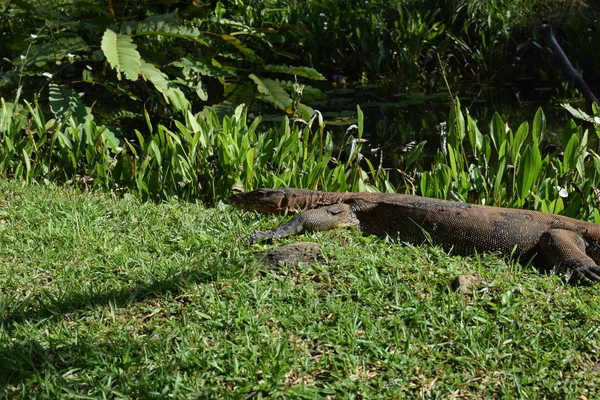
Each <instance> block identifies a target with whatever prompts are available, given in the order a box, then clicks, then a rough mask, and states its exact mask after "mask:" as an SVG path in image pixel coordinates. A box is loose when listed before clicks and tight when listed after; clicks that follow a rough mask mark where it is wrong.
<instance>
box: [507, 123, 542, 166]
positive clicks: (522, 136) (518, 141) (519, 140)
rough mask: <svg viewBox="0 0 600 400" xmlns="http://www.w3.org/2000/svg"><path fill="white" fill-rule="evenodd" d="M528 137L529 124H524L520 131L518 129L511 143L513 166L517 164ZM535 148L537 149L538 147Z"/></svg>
mask: <svg viewBox="0 0 600 400" xmlns="http://www.w3.org/2000/svg"><path fill="white" fill-rule="evenodd" d="M527 136H529V124H528V123H527V122H523V123H522V124H521V125H520V126H519V129H517V133H515V136H514V138H513V140H512V143H511V146H512V148H511V157H512V163H513V165H515V164H516V163H517V158H518V156H519V154H520V152H521V147H522V146H523V144H524V143H525V140H526V139H527ZM535 147H536V148H537V146H535Z"/></svg>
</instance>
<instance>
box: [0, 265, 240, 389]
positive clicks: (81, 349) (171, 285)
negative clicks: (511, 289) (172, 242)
mask: <svg viewBox="0 0 600 400" xmlns="http://www.w3.org/2000/svg"><path fill="white" fill-rule="evenodd" d="M224 264H225V263H223V264H222V265H218V264H216V265H213V268H211V269H210V270H208V271H198V270H194V269H189V270H184V271H181V272H179V273H178V274H177V276H176V277H171V278H168V279H164V280H158V281H155V282H153V283H151V284H149V285H144V286H141V285H139V286H134V287H131V288H125V289H121V290H115V291H110V290H109V291H105V292H102V293H97V294H94V293H90V294H84V293H78V294H73V295H71V296H67V297H65V298H64V299H62V300H60V301H56V300H48V301H43V300H41V301H40V305H39V306H38V307H36V308H34V309H32V310H28V311H22V310H16V311H13V312H12V313H11V314H9V315H7V316H6V317H5V318H4V319H3V320H1V321H0V323H1V325H2V329H3V330H4V331H5V333H6V335H7V336H11V340H10V341H8V342H5V343H2V344H0V360H2V362H0V396H7V395H9V393H3V388H6V387H8V386H9V385H18V384H19V382H21V381H22V380H25V379H27V378H31V377H34V376H37V377H38V379H44V378H43V377H44V376H45V374H46V373H51V374H64V373H66V372H67V371H70V370H81V369H87V368H98V367H100V365H99V364H98V361H97V360H94V359H92V360H88V359H87V358H86V355H90V354H92V355H100V356H101V357H106V356H107V355H108V356H109V357H110V355H115V357H116V358H118V357H120V356H121V355H122V354H123V353H124V351H125V350H126V349H124V348H120V347H119V346H115V343H114V342H110V343H109V342H107V341H104V342H103V343H99V344H96V343H87V342H85V341H83V340H82V341H80V342H78V343H77V344H76V345H75V346H74V345H73V344H72V343H61V341H60V340H56V339H53V338H50V339H49V342H50V345H47V344H44V343H42V342H41V341H36V340H31V339H29V338H23V337H21V338H20V339H19V338H18V336H21V335H15V336H17V337H15V336H12V335H11V333H12V332H14V331H15V330H16V328H17V327H18V326H19V325H21V324H27V325H34V326H35V325H37V324H38V323H42V322H44V321H46V320H55V321H57V320H59V319H62V318H63V316H64V314H67V313H69V312H73V311H77V310H80V309H90V308H97V307H103V306H106V305H108V304H110V303H114V304H115V305H117V306H121V307H129V306H131V304H132V303H137V302H142V301H145V300H149V299H154V298H158V297H161V296H163V295H164V294H165V293H170V294H173V295H178V294H182V293H184V292H185V291H186V289H187V288H189V287H190V286H192V285H199V284H207V283H211V282H215V281H217V280H218V279H219V278H222V276H223V275H224V274H231V273H234V274H238V273H239V274H243V273H245V272H243V268H241V267H240V268H238V269H237V271H239V272H236V268H237V267H235V266H231V265H232V264H231V263H230V264H229V265H228V266H225V265H224ZM42 334H43V333H42ZM132 344H133V346H138V345H139V348H140V349H141V347H142V343H139V342H136V341H132V342H131V343H129V344H125V343H124V344H123V346H129V347H132ZM138 351H139V349H138Z"/></svg>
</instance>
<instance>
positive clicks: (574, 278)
mask: <svg viewBox="0 0 600 400" xmlns="http://www.w3.org/2000/svg"><path fill="white" fill-rule="evenodd" d="M566 278H567V281H568V282H569V283H571V284H580V285H593V284H595V283H598V282H600V266H597V265H591V266H589V265H588V266H584V267H579V268H575V269H573V270H571V271H570V272H569V274H567V277H566Z"/></svg>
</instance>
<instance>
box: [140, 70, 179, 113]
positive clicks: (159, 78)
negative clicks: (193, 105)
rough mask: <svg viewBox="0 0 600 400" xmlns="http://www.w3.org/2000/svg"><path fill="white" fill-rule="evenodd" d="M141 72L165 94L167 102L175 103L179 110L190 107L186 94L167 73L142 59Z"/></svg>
mask: <svg viewBox="0 0 600 400" xmlns="http://www.w3.org/2000/svg"><path fill="white" fill-rule="evenodd" d="M140 74H141V75H142V77H143V78H144V79H145V80H147V81H149V82H151V83H152V84H153V85H154V87H155V88H156V89H157V90H158V91H159V92H161V93H162V94H163V96H164V97H165V100H167V102H169V103H171V104H173V105H174V106H175V107H176V108H177V109H178V110H184V109H189V107H190V103H189V101H188V100H187V99H186V98H185V95H184V94H183V92H182V91H181V89H179V88H178V87H177V86H176V85H175V84H174V83H173V82H171V81H169V79H168V78H167V75H165V74H164V73H162V72H161V71H160V70H159V69H158V68H156V67H155V66H154V65H152V64H150V63H147V62H145V61H144V60H141V69H140Z"/></svg>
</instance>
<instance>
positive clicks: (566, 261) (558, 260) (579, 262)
mask: <svg viewBox="0 0 600 400" xmlns="http://www.w3.org/2000/svg"><path fill="white" fill-rule="evenodd" d="M586 246H587V243H586V241H585V240H584V238H583V236H581V235H580V234H578V233H576V232H573V231H568V230H563V229H550V230H549V231H548V232H545V233H544V234H543V235H542V237H541V239H540V247H541V253H542V256H543V257H544V258H545V259H546V261H547V263H548V264H550V265H552V266H559V267H562V268H565V269H567V271H568V272H567V275H566V278H567V281H568V282H569V283H581V284H593V283H597V282H600V266H598V265H597V264H596V262H595V261H594V260H593V259H592V258H591V257H590V256H589V255H588V254H586Z"/></svg>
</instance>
